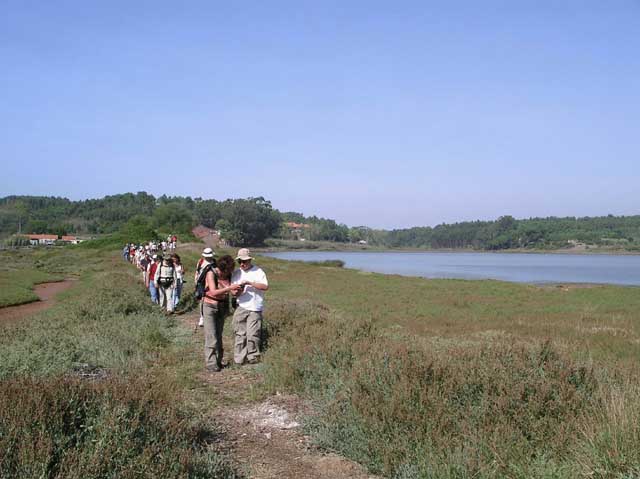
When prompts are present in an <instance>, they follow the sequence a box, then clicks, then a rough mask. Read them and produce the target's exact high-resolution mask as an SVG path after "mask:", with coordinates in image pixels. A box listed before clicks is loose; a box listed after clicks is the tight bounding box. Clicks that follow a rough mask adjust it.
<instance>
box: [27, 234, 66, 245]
mask: <svg viewBox="0 0 640 479" xmlns="http://www.w3.org/2000/svg"><path fill="white" fill-rule="evenodd" d="M25 236H27V237H28V238H29V243H31V245H33V246H37V245H44V246H51V245H53V244H55V242H56V241H58V235H48V234H39V235H35V234H32V235H25Z"/></svg>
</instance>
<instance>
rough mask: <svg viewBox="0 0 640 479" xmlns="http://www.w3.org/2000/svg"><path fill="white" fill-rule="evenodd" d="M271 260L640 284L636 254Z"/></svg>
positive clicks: (285, 255) (302, 255) (413, 272)
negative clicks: (342, 263) (334, 261)
mask: <svg viewBox="0 0 640 479" xmlns="http://www.w3.org/2000/svg"><path fill="white" fill-rule="evenodd" d="M266 256H272V257H274V258H281V259H286V260H295V261H325V260H331V259H339V260H342V261H344V262H345V267H347V268H354V269H359V270H363V271H371V272H375V273H386V274H400V275H404V276H421V277H425V278H459V279H498V280H502V281H512V282H518V283H598V284H619V285H636V286H638V285H640V256H635V255H624V256H619V255H604V254H602V255H601V254H537V253H536V254H517V253H437V252H428V253H421V252H334V251H304V252H302V251H295V252H281V253H268V254H266Z"/></svg>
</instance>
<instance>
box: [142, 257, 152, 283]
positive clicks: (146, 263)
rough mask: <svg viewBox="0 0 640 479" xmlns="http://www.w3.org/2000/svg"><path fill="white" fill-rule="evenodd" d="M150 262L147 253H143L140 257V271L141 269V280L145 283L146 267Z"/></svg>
mask: <svg viewBox="0 0 640 479" xmlns="http://www.w3.org/2000/svg"><path fill="white" fill-rule="evenodd" d="M150 262H151V258H150V257H149V255H148V254H147V253H143V255H142V259H140V271H142V282H143V283H144V284H145V285H146V284H148V283H147V268H148V267H149V263H150Z"/></svg>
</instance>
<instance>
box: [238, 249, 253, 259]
mask: <svg viewBox="0 0 640 479" xmlns="http://www.w3.org/2000/svg"><path fill="white" fill-rule="evenodd" d="M236 259H241V260H244V261H246V260H249V259H253V258H252V257H251V251H249V249H248V248H240V249H239V250H238V256H236Z"/></svg>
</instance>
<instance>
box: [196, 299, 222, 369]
mask: <svg viewBox="0 0 640 479" xmlns="http://www.w3.org/2000/svg"><path fill="white" fill-rule="evenodd" d="M202 312H203V317H204V362H205V366H215V365H216V364H217V365H218V366H220V367H222V356H223V354H224V349H223V347H222V330H223V329H224V317H225V315H226V313H225V311H221V308H219V307H218V305H217V304H210V303H205V302H204V301H203V302H202Z"/></svg>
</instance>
